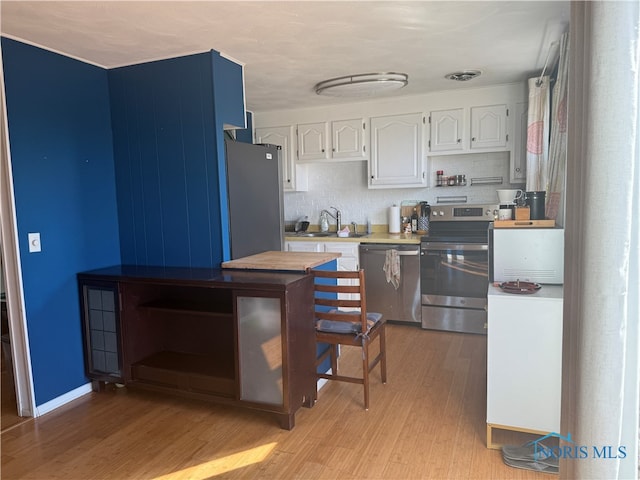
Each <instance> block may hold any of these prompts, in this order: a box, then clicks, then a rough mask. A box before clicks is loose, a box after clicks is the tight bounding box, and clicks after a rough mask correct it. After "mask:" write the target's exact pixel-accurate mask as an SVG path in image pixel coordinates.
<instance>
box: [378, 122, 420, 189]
mask: <svg viewBox="0 0 640 480" xmlns="http://www.w3.org/2000/svg"><path fill="white" fill-rule="evenodd" d="M423 125H424V116H423V114H422V113H410V114H406V115H390V116H385V117H373V118H372V119H371V160H370V162H369V188H398V187H423V186H424V185H425V184H426V181H425V174H424V168H423V159H422V131H423Z"/></svg>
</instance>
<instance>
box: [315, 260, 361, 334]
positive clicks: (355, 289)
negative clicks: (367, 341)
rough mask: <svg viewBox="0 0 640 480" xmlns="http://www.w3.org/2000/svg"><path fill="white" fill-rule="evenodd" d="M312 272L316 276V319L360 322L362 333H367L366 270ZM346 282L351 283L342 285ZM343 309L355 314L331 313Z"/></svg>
mask: <svg viewBox="0 0 640 480" xmlns="http://www.w3.org/2000/svg"><path fill="white" fill-rule="evenodd" d="M312 272H313V275H314V276H315V285H314V289H315V294H314V296H315V306H316V318H319V319H325V320H335V321H340V322H360V323H361V327H362V331H363V332H365V331H367V306H366V296H365V283H364V270H362V269H360V270H356V271H330V270H312ZM320 279H322V280H320ZM319 280H320V281H319ZM345 280H351V281H350V282H349V284H341V283H345V282H344V281H345ZM334 281H335V282H334ZM345 297H346V298H345ZM341 308H346V309H349V310H351V311H352V312H353V313H342V312H341V313H330V310H332V309H341ZM358 310H359V311H358Z"/></svg>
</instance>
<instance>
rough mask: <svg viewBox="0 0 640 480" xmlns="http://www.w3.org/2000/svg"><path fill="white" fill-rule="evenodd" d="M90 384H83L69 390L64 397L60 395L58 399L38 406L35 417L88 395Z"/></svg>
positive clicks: (90, 390)
mask: <svg viewBox="0 0 640 480" xmlns="http://www.w3.org/2000/svg"><path fill="white" fill-rule="evenodd" d="M91 392H92V389H91V383H85V384H84V385H82V386H80V387H78V388H75V389H73V390H71V391H70V392H67V393H65V394H64V395H60V396H59V397H56V398H54V399H53V400H49V401H48V402H46V403H43V404H42V405H38V406H37V407H36V414H35V416H36V417H39V416H41V415H44V414H45V413H49V412H52V411H53V410H55V409H56V408H60V407H62V406H63V405H66V404H67V403H69V402H72V401H73V400H76V399H78V398H80V397H82V396H84V395H86V394H88V393H91Z"/></svg>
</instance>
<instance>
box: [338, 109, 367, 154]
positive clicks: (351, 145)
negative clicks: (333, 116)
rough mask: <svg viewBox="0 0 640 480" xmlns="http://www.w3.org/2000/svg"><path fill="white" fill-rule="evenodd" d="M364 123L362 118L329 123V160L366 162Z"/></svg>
mask: <svg viewBox="0 0 640 480" xmlns="http://www.w3.org/2000/svg"><path fill="white" fill-rule="evenodd" d="M364 131H365V122H364V119H362V118H354V119H351V120H337V121H333V122H331V158H333V159H335V160H366V147H365V144H364Z"/></svg>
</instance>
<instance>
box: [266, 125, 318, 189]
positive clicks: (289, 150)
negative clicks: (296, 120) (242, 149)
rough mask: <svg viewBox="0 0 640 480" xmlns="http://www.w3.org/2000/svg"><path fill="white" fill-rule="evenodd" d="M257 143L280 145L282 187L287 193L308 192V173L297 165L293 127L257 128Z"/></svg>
mask: <svg viewBox="0 0 640 480" xmlns="http://www.w3.org/2000/svg"><path fill="white" fill-rule="evenodd" d="M255 138H256V143H269V144H272V145H279V146H280V147H281V150H280V158H281V161H282V163H281V168H282V185H283V190H284V191H285V192H297V191H307V190H308V189H309V186H308V183H309V182H308V173H307V171H306V169H305V168H303V167H302V166H299V165H297V164H296V161H295V155H294V152H295V150H294V147H293V139H294V128H293V126H285V127H266V128H256V135H255Z"/></svg>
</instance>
